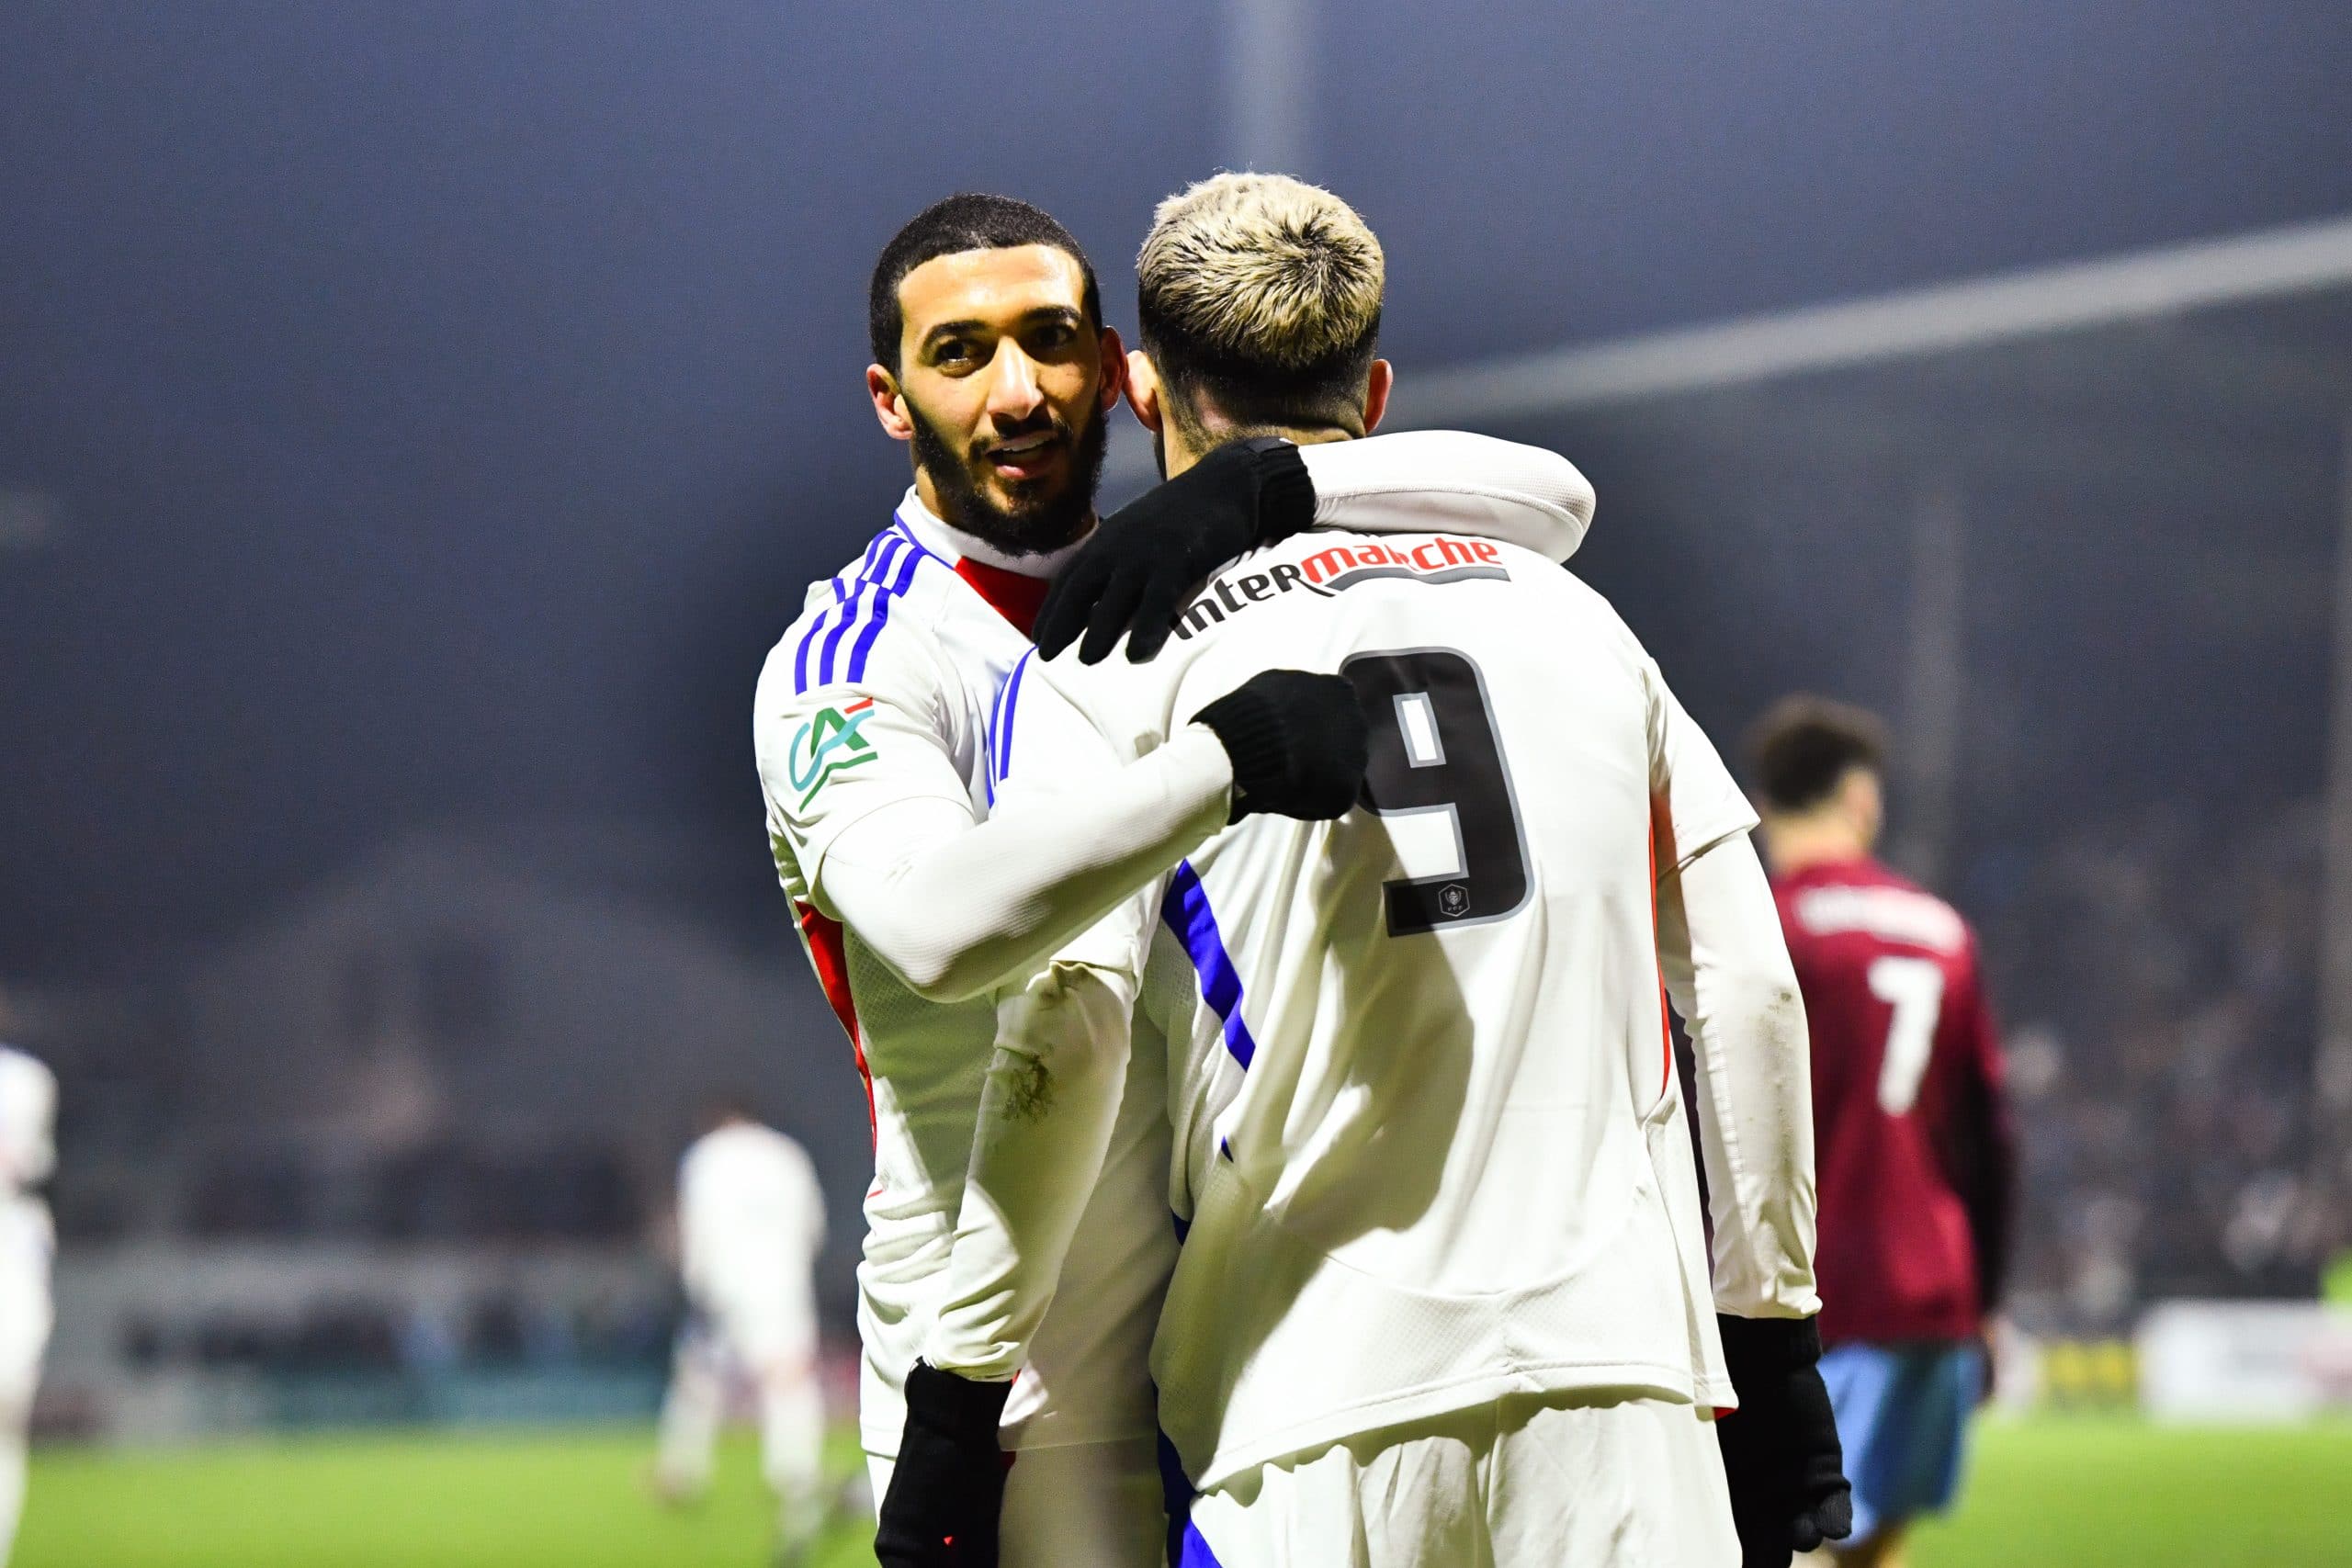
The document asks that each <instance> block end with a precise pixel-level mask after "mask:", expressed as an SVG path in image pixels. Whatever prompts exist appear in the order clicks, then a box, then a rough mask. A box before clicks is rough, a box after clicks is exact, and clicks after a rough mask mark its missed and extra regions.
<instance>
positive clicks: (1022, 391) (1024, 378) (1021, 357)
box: [988, 343, 1045, 424]
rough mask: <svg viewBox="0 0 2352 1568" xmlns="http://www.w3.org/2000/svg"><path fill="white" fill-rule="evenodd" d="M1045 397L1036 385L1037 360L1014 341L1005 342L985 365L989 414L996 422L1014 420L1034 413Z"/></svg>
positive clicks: (1017, 421)
mask: <svg viewBox="0 0 2352 1568" xmlns="http://www.w3.org/2000/svg"><path fill="white" fill-rule="evenodd" d="M1044 402H1045V394H1044V393H1043V392H1042V391H1041V390H1040V389H1038V385H1037V362H1036V361H1035V360H1034V359H1032V358H1030V357H1029V355H1027V354H1026V353H1024V352H1023V350H1022V348H1021V346H1020V345H1019V344H1013V343H1007V344H1004V345H1003V346H1002V348H1001V349H1000V350H999V351H998V353H997V356H996V359H995V361H994V362H993V363H992V364H990V365H989V407H988V412H989V415H990V417H992V418H994V419H995V420H996V421H997V422H998V423H1000V424H1016V423H1021V422H1022V421H1024V420H1026V419H1028V418H1029V417H1030V416H1031V415H1032V414H1035V412H1037V410H1038V408H1039V407H1040V406H1041V405H1043V403H1044Z"/></svg>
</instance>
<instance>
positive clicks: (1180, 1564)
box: [1169, 1519, 1225, 1568]
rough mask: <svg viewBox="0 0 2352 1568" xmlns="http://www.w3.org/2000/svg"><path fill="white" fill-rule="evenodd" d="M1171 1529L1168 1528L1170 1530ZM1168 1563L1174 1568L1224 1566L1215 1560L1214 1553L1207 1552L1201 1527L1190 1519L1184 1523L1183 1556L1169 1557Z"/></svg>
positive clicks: (1220, 1567) (1221, 1567)
mask: <svg viewBox="0 0 2352 1568" xmlns="http://www.w3.org/2000/svg"><path fill="white" fill-rule="evenodd" d="M1173 1528H1174V1527H1172V1526H1171V1527H1170V1529H1173ZM1169 1561H1170V1562H1173V1563H1174V1564H1175V1565H1176V1568H1225V1564H1224V1563H1222V1562H1218V1561H1217V1560H1216V1552H1214V1551H1210V1550H1209V1543H1208V1542H1207V1541H1206V1540H1203V1539H1202V1536H1201V1527H1200V1526H1198V1525H1196V1524H1194V1523H1193V1521H1192V1520H1190V1519H1186V1520H1185V1521H1184V1552H1183V1555H1182V1556H1181V1557H1171V1558H1170V1559H1169Z"/></svg>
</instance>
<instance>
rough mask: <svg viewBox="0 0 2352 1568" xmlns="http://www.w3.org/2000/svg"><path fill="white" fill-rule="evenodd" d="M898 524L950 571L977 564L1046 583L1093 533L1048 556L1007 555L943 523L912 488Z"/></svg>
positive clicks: (901, 504)
mask: <svg viewBox="0 0 2352 1568" xmlns="http://www.w3.org/2000/svg"><path fill="white" fill-rule="evenodd" d="M899 523H900V524H901V525H903V526H904V527H905V528H906V530H907V532H909V533H910V534H912V535H913V536H915V542H916V543H918V544H920V545H921V546H922V547H923V548H925V549H927V550H929V551H930V552H931V553H932V554H933V555H935V556H937V557H938V558H940V559H942V560H944V561H945V562H946V563H947V564H948V565H949V566H951V567H952V566H954V565H956V563H957V562H958V561H962V560H967V559H968V560H976V561H978V562H979V563H980V564H981V565H982V566H992V567H994V568H996V569H997V570H999V571H1010V572H1014V573H1017V574H1018V575H1020V576H1022V577H1038V578H1046V579H1051V578H1053V577H1054V576H1056V575H1057V573H1059V572H1060V570H1061V569H1062V565H1063V563H1064V562H1066V561H1068V560H1069V558H1070V557H1072V556H1074V555H1076V554H1077V553H1078V550H1079V547H1080V546H1081V545H1083V544H1085V543H1086V541H1087V539H1088V538H1089V537H1091V536H1092V534H1093V532H1094V530H1093V528H1092V527H1091V526H1089V527H1088V529H1087V531H1086V533H1085V534H1084V535H1081V536H1079V537H1078V538H1076V539H1073V540H1071V541H1070V542H1069V544H1067V545H1064V546H1063V547H1061V548H1060V549H1057V550H1053V551H1049V552H1047V553H1046V554H1045V555H1041V556H1014V555H1007V554H1006V553H1005V552H1004V551H1002V550H1001V549H999V548H997V547H995V546H994V545H991V544H989V542H988V541H987V540H986V539H983V538H981V537H979V536H978V535H975V534H967V533H966V532H964V530H963V529H961V528H958V527H956V525H954V524H952V523H944V522H942V521H941V520H940V519H939V517H938V516H937V514H935V513H933V511H932V510H931V508H930V507H928V506H925V505H924V504H923V503H922V493H921V492H920V491H917V490H916V489H915V487H914V486H912V485H909V486H908V487H907V493H906V496H905V497H904V499H902V500H901V501H900V502H899Z"/></svg>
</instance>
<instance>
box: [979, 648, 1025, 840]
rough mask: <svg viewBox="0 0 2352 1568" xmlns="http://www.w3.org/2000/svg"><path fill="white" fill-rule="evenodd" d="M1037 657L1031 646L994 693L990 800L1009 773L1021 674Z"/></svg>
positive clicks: (990, 746)
mask: <svg viewBox="0 0 2352 1568" xmlns="http://www.w3.org/2000/svg"><path fill="white" fill-rule="evenodd" d="M1036 657H1037V650H1036V649H1034V648H1033V649H1030V650H1029V651H1028V652H1026V653H1024V654H1023V655H1022V656H1021V658H1020V660H1019V661H1018V662H1016V663H1015V664H1014V665H1013V667H1012V674H1010V675H1008V676H1006V677H1005V681H1004V689H1003V690H1002V691H1001V692H999V693H998V694H996V721H995V722H994V723H993V724H991V725H989V804H990V805H994V804H995V802H996V786H997V785H998V784H1002V783H1003V782H1004V781H1005V780H1007V779H1009V778H1011V777H1012V720H1013V717H1014V714H1015V710H1016V709H1018V707H1019V706H1020V704H1021V677H1022V676H1023V674H1025V673H1027V672H1028V669H1029V661H1030V660H1033V659H1035V658H1036Z"/></svg>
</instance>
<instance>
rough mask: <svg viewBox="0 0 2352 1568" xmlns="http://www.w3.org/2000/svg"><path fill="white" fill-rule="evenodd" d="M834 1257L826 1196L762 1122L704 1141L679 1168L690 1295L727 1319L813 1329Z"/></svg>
mask: <svg viewBox="0 0 2352 1568" xmlns="http://www.w3.org/2000/svg"><path fill="white" fill-rule="evenodd" d="M824 1247H825V1195H824V1192H823V1190H822V1189H820V1187H819V1186H818V1184H817V1168H816V1167H815V1166H814V1165H813V1164H811V1163H810V1161H809V1153H808V1151H807V1150H806V1149H803V1148H802V1147H801V1146H800V1145H798V1144H797V1143H796V1142H794V1141H793V1140H792V1139H790V1138H788V1137H786V1136H785V1135H784V1134H782V1133H779V1132H776V1131H775V1129H774V1128H770V1127H763V1126H760V1125H759V1124H757V1123H756V1122H729V1123H727V1124H726V1125H725V1126H722V1127H718V1128H715V1129H714V1130H712V1131H711V1132H708V1133H706V1134H703V1135H702V1136H701V1137H699V1138H697V1139H695V1142H694V1145H693V1146H692V1147H690V1148H689V1149H687V1150H686V1153H685V1157H684V1158H683V1159H682V1160H680V1161H679V1162H678V1262H679V1271H680V1273H681V1274H682V1275H683V1276H684V1281H685V1287H686V1294H687V1296H688V1297H689V1298H691V1299H692V1300H693V1301H694V1302H695V1304H696V1305H698V1306H700V1307H702V1308H703V1309H705V1310H706V1311H708V1312H711V1313H714V1314H718V1316H720V1317H721V1318H728V1319H738V1318H740V1319H753V1320H758V1321H760V1322H762V1323H763V1324H766V1325H784V1326H791V1327H797V1328H803V1329H805V1330H806V1332H807V1333H808V1334H809V1337H812V1338H813V1337H814V1336H815V1332H816V1325H817V1304H816V1296H815V1292H814V1290H813V1288H812V1287H811V1284H810V1279H811V1274H812V1271H813V1270H814V1269H815V1268H816V1263H817V1255H818V1254H819V1253H820V1252H821V1251H823V1250H824Z"/></svg>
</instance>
